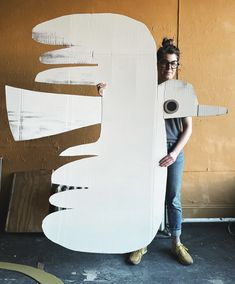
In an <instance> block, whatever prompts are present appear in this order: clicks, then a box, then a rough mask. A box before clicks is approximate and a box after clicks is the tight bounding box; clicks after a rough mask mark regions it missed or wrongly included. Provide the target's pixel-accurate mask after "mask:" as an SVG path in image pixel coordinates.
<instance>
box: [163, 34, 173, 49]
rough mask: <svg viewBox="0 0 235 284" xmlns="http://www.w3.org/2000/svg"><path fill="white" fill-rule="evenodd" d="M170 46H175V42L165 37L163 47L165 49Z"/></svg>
mask: <svg viewBox="0 0 235 284" xmlns="http://www.w3.org/2000/svg"><path fill="white" fill-rule="evenodd" d="M170 45H174V40H173V39H171V38H167V37H164V39H163V41H162V46H163V47H164V48H166V47H168V46H170Z"/></svg>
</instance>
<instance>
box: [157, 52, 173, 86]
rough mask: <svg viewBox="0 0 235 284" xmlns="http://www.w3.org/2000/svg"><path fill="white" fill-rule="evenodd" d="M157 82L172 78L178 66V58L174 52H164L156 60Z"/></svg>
mask: <svg viewBox="0 0 235 284" xmlns="http://www.w3.org/2000/svg"><path fill="white" fill-rule="evenodd" d="M157 65H158V82H159V84H160V83H163V82H165V81H167V80H171V79H173V78H174V76H175V74H176V70H177V67H178V59H177V56H176V55H175V54H169V53H167V54H164V57H163V58H162V59H161V60H160V61H159V62H158V64H157Z"/></svg>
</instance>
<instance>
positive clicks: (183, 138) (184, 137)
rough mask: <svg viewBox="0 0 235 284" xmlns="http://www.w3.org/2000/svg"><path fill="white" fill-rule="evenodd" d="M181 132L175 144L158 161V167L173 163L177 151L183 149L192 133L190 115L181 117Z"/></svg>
mask: <svg viewBox="0 0 235 284" xmlns="http://www.w3.org/2000/svg"><path fill="white" fill-rule="evenodd" d="M182 124H183V132H182V134H181V135H180V138H179V140H178V142H177V144H176V146H175V148H174V149H173V150H172V151H171V152H170V153H169V154H168V155H166V156H165V157H163V158H162V159H161V160H160V161H159V166H160V167H168V166H170V165H171V164H173V163H174V162H175V160H176V158H177V157H178V155H179V153H180V152H181V151H182V150H183V148H184V146H185V145H186V144H187V142H188V140H189V138H190V136H191V134H192V117H184V118H183V119H182Z"/></svg>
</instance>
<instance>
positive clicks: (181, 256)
mask: <svg viewBox="0 0 235 284" xmlns="http://www.w3.org/2000/svg"><path fill="white" fill-rule="evenodd" d="M172 253H173V254H174V255H175V256H176V257H177V259H178V261H179V262H180V263H181V264H183V265H190V264H193V259H192V257H191V255H190V254H189V253H188V249H187V248H186V247H185V246H184V245H183V244H179V245H176V246H173V247H172Z"/></svg>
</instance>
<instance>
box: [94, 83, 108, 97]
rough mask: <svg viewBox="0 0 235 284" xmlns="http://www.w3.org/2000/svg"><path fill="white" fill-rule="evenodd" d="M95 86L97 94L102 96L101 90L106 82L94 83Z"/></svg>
mask: <svg viewBox="0 0 235 284" xmlns="http://www.w3.org/2000/svg"><path fill="white" fill-rule="evenodd" d="M96 87H97V90H98V93H99V95H100V96H102V95H103V91H104V89H105V88H106V84H105V83H99V84H97V85H96Z"/></svg>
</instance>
